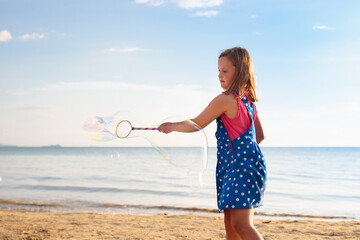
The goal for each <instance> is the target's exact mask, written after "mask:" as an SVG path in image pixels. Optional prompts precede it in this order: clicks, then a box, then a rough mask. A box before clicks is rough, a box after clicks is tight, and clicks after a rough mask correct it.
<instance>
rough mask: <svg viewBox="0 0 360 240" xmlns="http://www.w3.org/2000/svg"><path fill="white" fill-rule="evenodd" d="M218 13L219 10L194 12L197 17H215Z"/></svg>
mask: <svg viewBox="0 0 360 240" xmlns="http://www.w3.org/2000/svg"><path fill="white" fill-rule="evenodd" d="M217 15H218V11H197V12H196V13H194V14H193V16H195V17H215V16H217Z"/></svg>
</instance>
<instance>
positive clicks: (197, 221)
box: [0, 211, 360, 240]
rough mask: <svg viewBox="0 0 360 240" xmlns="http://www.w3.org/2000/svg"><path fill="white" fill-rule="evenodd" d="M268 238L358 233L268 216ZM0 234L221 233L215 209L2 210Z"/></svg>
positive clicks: (350, 224) (346, 224)
mask: <svg viewBox="0 0 360 240" xmlns="http://www.w3.org/2000/svg"><path fill="white" fill-rule="evenodd" d="M255 225H256V227H257V229H258V230H259V231H260V232H261V234H262V235H263V237H264V239H265V240H269V239H285V240H286V239H342V240H343V239H360V222H358V221H317V220H268V219H256V220H255ZM0 239H211V240H213V239H225V231H224V226H223V216H222V215H221V214H219V215H193V214H187V215H164V214H158V215H123V214H103V213H38V212H35V213H34V212H16V211H0Z"/></svg>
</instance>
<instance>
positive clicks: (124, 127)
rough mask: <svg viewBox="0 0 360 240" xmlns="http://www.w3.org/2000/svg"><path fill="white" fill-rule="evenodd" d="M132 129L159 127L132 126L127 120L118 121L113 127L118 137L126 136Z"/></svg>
mask: <svg viewBox="0 0 360 240" xmlns="http://www.w3.org/2000/svg"><path fill="white" fill-rule="evenodd" d="M133 130H159V128H144V127H133V126H132V124H131V122H130V121H128V120H122V121H120V122H119V123H118V124H117V126H116V129H115V133H116V136H117V137H118V138H127V137H128V136H129V135H130V133H131V132H132V131H133Z"/></svg>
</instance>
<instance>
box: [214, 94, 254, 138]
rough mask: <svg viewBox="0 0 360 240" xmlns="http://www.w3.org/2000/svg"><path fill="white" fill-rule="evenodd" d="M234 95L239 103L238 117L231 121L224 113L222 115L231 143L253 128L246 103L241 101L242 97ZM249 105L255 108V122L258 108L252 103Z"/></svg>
mask: <svg viewBox="0 0 360 240" xmlns="http://www.w3.org/2000/svg"><path fill="white" fill-rule="evenodd" d="M234 95H235V96H236V100H237V103H238V113H237V115H236V117H234V118H232V119H230V118H228V117H227V116H226V115H225V114H224V113H223V114H221V115H220V117H221V120H222V122H223V123H224V126H225V129H226V132H227V133H228V135H229V138H230V140H231V141H232V140H234V139H235V138H237V137H240V136H241V135H243V134H244V133H245V132H246V131H247V130H248V129H249V128H250V127H251V118H250V115H249V113H248V111H247V109H246V106H245V104H244V102H243V101H242V100H241V98H240V97H238V96H237V94H236V93H234ZM249 103H250V107H252V106H253V107H254V108H255V114H254V119H253V121H255V118H256V114H257V111H256V106H255V104H254V103H252V102H250V101H249Z"/></svg>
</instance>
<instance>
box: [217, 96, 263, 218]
mask: <svg viewBox="0 0 360 240" xmlns="http://www.w3.org/2000/svg"><path fill="white" fill-rule="evenodd" d="M241 100H242V101H243V102H244V104H245V106H246V109H247V111H248V112H249V115H250V117H251V121H252V124H251V127H250V128H249V129H248V130H247V131H246V132H245V133H244V134H242V135H241V136H240V137H238V138H235V139H234V140H233V141H230V138H229V136H228V134H227V132H226V129H225V126H224V124H223V122H222V120H221V118H220V117H218V118H217V119H216V122H217V131H216V139H217V166H216V188H217V204H218V208H219V211H222V210H225V209H251V208H256V207H259V206H261V205H262V202H263V198H264V192H265V186H266V166H265V158H264V156H263V154H262V153H261V150H260V148H259V146H258V144H257V143H256V135H255V127H254V122H253V119H254V114H255V108H254V107H251V106H250V103H249V102H248V100H247V99H246V98H241Z"/></svg>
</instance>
